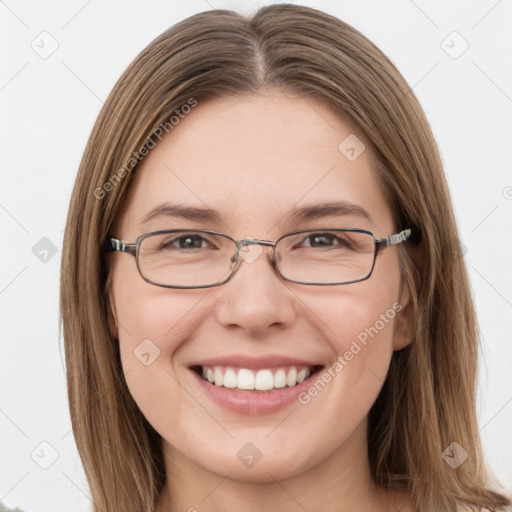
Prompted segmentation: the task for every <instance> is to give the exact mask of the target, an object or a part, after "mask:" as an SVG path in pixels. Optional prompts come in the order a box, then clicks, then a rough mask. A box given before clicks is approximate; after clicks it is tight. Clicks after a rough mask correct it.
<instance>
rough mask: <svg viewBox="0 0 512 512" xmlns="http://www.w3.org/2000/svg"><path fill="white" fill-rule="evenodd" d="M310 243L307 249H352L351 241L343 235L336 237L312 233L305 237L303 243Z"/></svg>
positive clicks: (330, 234) (329, 234)
mask: <svg viewBox="0 0 512 512" xmlns="http://www.w3.org/2000/svg"><path fill="white" fill-rule="evenodd" d="M306 240H307V241H309V243H306V244H305V247H312V248H321V247H335V246H338V247H339V248H351V243H350V241H349V240H348V239H347V238H346V237H345V236H343V235H335V234H334V233H310V234H308V235H307V236H306V237H304V239H303V242H302V243H304V242H305V241H306Z"/></svg>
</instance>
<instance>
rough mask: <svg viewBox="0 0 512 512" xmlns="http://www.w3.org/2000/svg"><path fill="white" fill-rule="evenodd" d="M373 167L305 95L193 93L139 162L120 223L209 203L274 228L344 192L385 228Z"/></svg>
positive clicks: (240, 225) (132, 229) (342, 126)
mask: <svg viewBox="0 0 512 512" xmlns="http://www.w3.org/2000/svg"><path fill="white" fill-rule="evenodd" d="M354 157H355V158H354ZM374 166H375V159H374V156H373V154H372V152H371V151H370V148H369V147H368V146H367V145H366V147H365V146H364V143H363V141H362V140H361V139H360V138H358V137H357V136H356V135H355V134H354V132H353V129H352V128H351V126H350V124H348V123H347V122H346V121H344V120H343V119H342V118H341V117H340V116H339V115H336V113H335V112H334V111H332V110H331V109H329V108H328V107H326V106H325V105H324V104H322V103H320V102H317V101H315V100H313V99H311V98H297V97H290V96H286V95H285V94H283V93H281V92H278V91H267V92H265V93H259V94H254V95H250V96H244V97H240V98H238V97H237V98H222V99H213V100H207V101H204V102H201V101H199V102H198V105H197V106H196V107H195V108H194V109H193V110H192V111H191V112H190V113H189V114H187V115H186V116H183V118H182V119H180V121H179V123H178V124H176V125H175V126H174V128H173V130H172V131H171V132H170V133H169V134H168V135H166V136H165V137H164V138H163V139H162V141H161V142H159V143H158V144H157V145H156V147H155V148H154V149H152V150H151V151H150V152H149V154H148V155H147V156H146V157H145V158H144V160H143V161H142V162H141V164H140V165H139V167H138V168H137V170H136V172H135V176H134V178H133V182H132V183H131V185H130V189H129V193H128V195H127V197H126V199H125V203H124V207H123V209H122V211H121V215H120V217H119V223H118V227H119V229H120V230H122V231H123V235H124V233H126V235H124V236H128V231H129V233H130V234H131V235H132V236H134V235H138V234H141V232H140V229H142V221H143V219H144V218H145V217H146V218H147V214H148V213H149V212H150V211H151V210H153V209H154V208H155V207H156V206H158V205H160V204H163V203H165V202H169V203H172V204H180V205H186V206H192V207H197V208H204V209H211V210H216V211H218V212H219V213H220V215H221V219H220V223H221V224H222V222H224V223H225V228H226V226H227V227H229V228H232V229H234V230H237V231H238V230H241V231H244V230H245V231H246V230H248V231H249V232H250V234H251V235H252V236H255V233H259V234H260V235H261V234H263V233H265V234H266V235H268V232H269V230H275V234H276V235H277V234H278V230H279V229H280V228H283V229H284V228H285V227H286V226H282V220H283V219H284V218H285V216H286V214H287V213H289V212H290V210H291V209H293V208H297V207H300V206H308V205H313V204H315V203H320V202H322V203H325V202H333V201H345V202H349V203H352V204H355V205H358V206H360V207H361V208H363V209H364V210H365V211H367V212H368V213H369V214H370V216H371V219H370V224H368V223H367V224H365V227H375V228H376V229H378V228H379V226H380V227H381V228H382V229H384V226H385V225H386V223H388V224H389V223H390V222H391V213H390V211H389V208H388V205H387V204H386V201H385V199H384V196H383V193H382V191H381V188H380V186H379V184H378V180H377V179H376V175H375V171H374V169H373V167H374ZM371 224H373V225H374V226H371ZM216 227H218V228H221V227H222V226H221V225H217V226H216ZM289 227H291V226H289ZM354 227H358V226H354ZM159 229H162V225H161V224H160V225H159ZM163 229H165V227H164V228H163ZM137 230H139V231H137ZM146 231H147V230H146ZM280 234H282V233H280ZM242 235H243V233H242Z"/></svg>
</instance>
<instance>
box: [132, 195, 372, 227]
mask: <svg viewBox="0 0 512 512" xmlns="http://www.w3.org/2000/svg"><path fill="white" fill-rule="evenodd" d="M343 215H354V216H356V217H360V218H362V219H366V220H368V221H370V222H372V218H371V216H370V215H369V213H368V212H367V211H366V210H364V209H363V208H362V207H361V206H358V205H356V204H353V203H350V202H348V201H330V202H326V203H318V204H312V205H307V206H302V207H300V208H293V209H292V210H291V211H290V212H288V213H287V214H286V215H285V216H284V217H283V219H282V220H281V221H280V222H279V224H281V223H283V222H288V223H300V222H305V221H308V220H316V219H322V218H325V217H331V216H343ZM158 217H175V218H181V219H186V220H190V221H196V222H210V223H217V224H221V223H222V224H223V223H224V221H223V219H222V215H221V214H220V213H219V212H218V211H217V210H213V209H211V208H197V207H194V206H184V205H180V204H171V203H167V202H166V203H162V204H160V205H158V206H156V207H155V208H153V209H152V210H151V211H149V212H148V213H147V214H146V215H144V217H143V218H142V221H141V225H144V224H147V223H148V222H150V221H151V220H153V219H155V218H158Z"/></svg>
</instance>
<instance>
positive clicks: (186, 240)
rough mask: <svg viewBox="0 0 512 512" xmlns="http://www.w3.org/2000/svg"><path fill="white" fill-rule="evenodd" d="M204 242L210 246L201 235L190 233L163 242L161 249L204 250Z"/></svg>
mask: <svg viewBox="0 0 512 512" xmlns="http://www.w3.org/2000/svg"><path fill="white" fill-rule="evenodd" d="M203 242H204V243H206V244H208V245H210V244H209V242H208V240H207V239H206V238H204V237H202V236H201V235H196V234H192V233H188V234H185V235H182V236H179V237H175V238H172V239H170V240H167V241H164V242H162V244H161V246H160V249H203V248H205V247H207V245H206V246H203ZM176 243H177V245H175V244H176Z"/></svg>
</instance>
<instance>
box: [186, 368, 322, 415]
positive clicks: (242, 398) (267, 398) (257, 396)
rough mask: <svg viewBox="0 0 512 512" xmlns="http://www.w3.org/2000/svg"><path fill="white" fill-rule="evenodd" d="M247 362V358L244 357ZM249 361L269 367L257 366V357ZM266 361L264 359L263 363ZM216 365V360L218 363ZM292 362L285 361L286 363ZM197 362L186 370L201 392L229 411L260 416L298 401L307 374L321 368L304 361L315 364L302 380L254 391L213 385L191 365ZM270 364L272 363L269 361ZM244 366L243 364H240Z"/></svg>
mask: <svg viewBox="0 0 512 512" xmlns="http://www.w3.org/2000/svg"><path fill="white" fill-rule="evenodd" d="M286 360H287V361H292V359H290V358H286ZM213 361H216V360H214V359H211V360H208V364H206V361H204V362H203V363H204V366H208V365H210V364H212V362H213ZM218 361H222V362H223V363H226V361H227V360H226V359H222V360H221V359H218ZM245 362H247V361H245ZM273 363H274V364H275V359H273ZM237 364H240V361H239V360H237ZM253 364H256V365H257V366H250V368H252V369H256V368H260V367H262V368H263V367H264V368H269V366H261V364H262V363H261V361H258V362H255V361H254V360H253ZM267 364H268V363H267ZM295 364H297V365H299V364H301V365H304V362H301V363H295ZM219 365H220V364H219ZM288 365H291V366H293V364H290V363H287V364H286V365H281V367H282V366H288ZM197 366H198V365H194V366H193V367H190V368H189V370H190V373H191V374H192V376H193V378H194V379H196V382H197V383H198V385H199V387H200V388H201V389H202V390H203V391H204V393H205V395H206V396H207V397H208V398H209V399H210V400H212V401H214V402H215V403H217V404H218V405H220V406H221V407H224V408H226V409H228V410H230V411H232V412H235V413H238V414H245V415H248V416H260V415H264V414H271V413H274V412H277V411H279V410H281V409H283V408H285V407H286V406H288V405H290V404H291V403H293V402H297V401H298V396H299V394H300V393H303V392H304V391H306V390H307V389H308V388H309V387H310V386H311V378H312V377H313V378H315V377H316V376H317V375H318V373H319V372H320V371H321V370H322V369H323V368H324V367H323V366H320V365H311V364H305V366H315V371H314V372H313V373H312V374H311V375H310V376H309V377H308V378H307V379H306V380H304V381H303V382H301V383H300V384H297V385H295V386H293V387H291V388H290V387H285V388H279V389H272V390H270V391H256V390H238V389H230V388H225V387H223V386H216V385H215V384H212V383H211V382H209V381H207V380H204V379H203V378H202V377H201V376H200V375H199V374H198V373H197V371H196V370H195V369H194V368H197ZM272 366H273V365H272ZM243 367H244V368H247V366H243Z"/></svg>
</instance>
